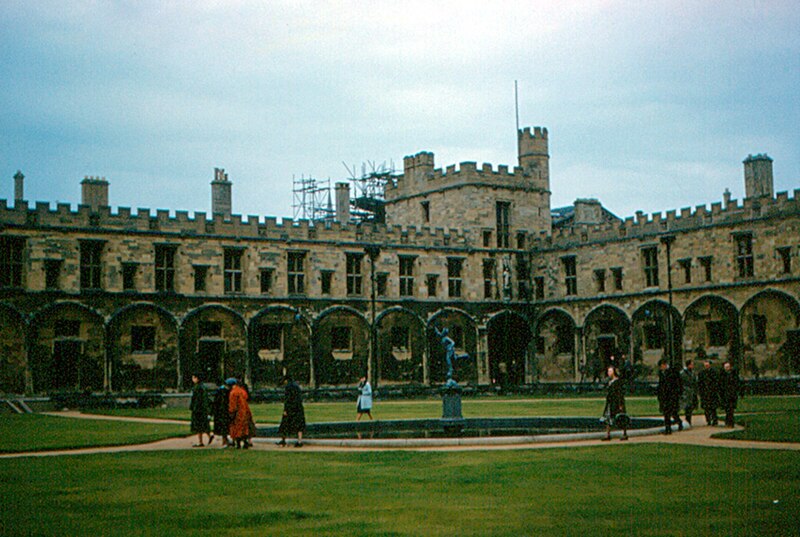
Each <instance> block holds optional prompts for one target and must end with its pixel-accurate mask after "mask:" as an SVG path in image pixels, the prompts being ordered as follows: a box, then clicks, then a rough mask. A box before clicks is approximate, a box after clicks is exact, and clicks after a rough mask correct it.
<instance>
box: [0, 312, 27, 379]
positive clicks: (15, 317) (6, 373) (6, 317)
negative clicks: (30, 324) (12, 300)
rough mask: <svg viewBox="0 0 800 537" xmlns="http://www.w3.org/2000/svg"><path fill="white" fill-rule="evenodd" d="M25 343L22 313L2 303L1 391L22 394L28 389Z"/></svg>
mask: <svg viewBox="0 0 800 537" xmlns="http://www.w3.org/2000/svg"><path fill="white" fill-rule="evenodd" d="M25 350H26V345H25V321H24V319H23V317H22V315H21V314H20V313H19V312H18V311H17V310H15V309H14V308H12V307H11V306H6V305H5V304H0V392H3V393H15V394H22V393H24V392H25V391H26V377H27V368H28V358H27V355H26V352H25Z"/></svg>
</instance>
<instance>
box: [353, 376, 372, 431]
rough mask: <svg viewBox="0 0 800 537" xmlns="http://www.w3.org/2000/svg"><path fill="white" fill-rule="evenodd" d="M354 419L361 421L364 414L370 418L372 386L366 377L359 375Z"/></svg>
mask: <svg viewBox="0 0 800 537" xmlns="http://www.w3.org/2000/svg"><path fill="white" fill-rule="evenodd" d="M356 413H357V416H356V421H361V417H362V416H363V415H364V414H366V415H367V416H369V419H372V386H370V384H369V381H368V380H367V377H361V379H360V380H359V381H358V403H357V405H356Z"/></svg>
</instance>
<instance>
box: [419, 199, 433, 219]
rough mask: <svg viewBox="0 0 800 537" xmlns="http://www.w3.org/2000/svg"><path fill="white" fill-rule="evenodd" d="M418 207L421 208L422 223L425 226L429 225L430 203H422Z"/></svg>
mask: <svg viewBox="0 0 800 537" xmlns="http://www.w3.org/2000/svg"><path fill="white" fill-rule="evenodd" d="M420 207H422V221H423V222H425V223H426V224H428V223H430V221H431V202H429V201H423V202H422V203H420Z"/></svg>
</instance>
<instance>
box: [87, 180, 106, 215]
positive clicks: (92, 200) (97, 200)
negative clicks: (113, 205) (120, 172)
mask: <svg viewBox="0 0 800 537" xmlns="http://www.w3.org/2000/svg"><path fill="white" fill-rule="evenodd" d="M81 205H88V206H89V207H91V208H92V211H97V210H98V209H99V208H100V207H108V181H106V178H105V177H89V176H86V177H84V178H83V181H81Z"/></svg>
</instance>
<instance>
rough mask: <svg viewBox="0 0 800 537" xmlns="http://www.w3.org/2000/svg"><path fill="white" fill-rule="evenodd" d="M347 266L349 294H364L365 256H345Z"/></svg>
mask: <svg viewBox="0 0 800 537" xmlns="http://www.w3.org/2000/svg"><path fill="white" fill-rule="evenodd" d="M345 256H346V265H347V294H348V295H360V294H361V293H362V282H363V276H362V275H361V266H362V263H361V261H362V260H363V258H364V254H345Z"/></svg>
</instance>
